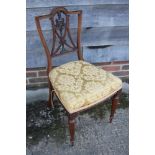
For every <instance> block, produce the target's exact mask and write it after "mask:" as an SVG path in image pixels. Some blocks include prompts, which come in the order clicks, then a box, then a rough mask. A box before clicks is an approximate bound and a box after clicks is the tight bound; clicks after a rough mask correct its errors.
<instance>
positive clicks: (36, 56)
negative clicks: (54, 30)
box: [26, 0, 129, 68]
mask: <svg viewBox="0 0 155 155" xmlns="http://www.w3.org/2000/svg"><path fill="white" fill-rule="evenodd" d="M55 6H65V7H66V8H67V9H69V10H83V20H82V22H83V23H82V36H81V45H82V47H83V55H84V58H85V59H86V60H87V61H89V62H91V63H95V62H107V61H114V60H115V61H117V60H118V61H124V60H128V59H129V56H128V52H129V48H128V38H129V34H128V32H129V30H128V0H91V1H89V0H85V1H83V0H76V1H73V0H52V1H51V0H27V17H26V18H27V19H26V21H27V23H26V24H27V25H26V27H27V28H26V29H27V32H26V35H27V38H26V39H27V45H26V48H27V52H26V67H27V68H36V67H45V66H46V57H45V54H44V49H43V47H42V45H41V42H40V39H39V36H38V33H37V31H36V25H35V22H34V17H35V16H37V15H43V14H48V13H49V12H50V10H51V9H52V8H53V7H55ZM71 21H72V22H71V28H72V33H73V38H74V39H75V38H76V33H75V30H76V29H75V28H76V24H77V21H76V18H73V17H71ZM43 29H44V34H45V35H46V39H47V41H48V45H49V47H50V46H51V44H50V43H51V41H52V39H51V38H50V35H51V34H50V31H51V27H50V23H49V21H45V23H44V25H43ZM71 60H77V56H76V53H70V54H68V55H63V56H61V57H55V58H54V60H53V63H54V65H60V64H63V63H65V62H68V61H71Z"/></svg>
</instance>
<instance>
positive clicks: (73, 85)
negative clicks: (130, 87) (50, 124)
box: [49, 61, 122, 113]
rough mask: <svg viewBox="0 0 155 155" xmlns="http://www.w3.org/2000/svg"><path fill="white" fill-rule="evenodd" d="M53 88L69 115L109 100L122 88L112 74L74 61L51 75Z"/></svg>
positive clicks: (57, 68)
mask: <svg viewBox="0 0 155 155" xmlns="http://www.w3.org/2000/svg"><path fill="white" fill-rule="evenodd" d="M49 78H50V81H51V83H52V86H53V88H54V90H55V92H56V94H57V96H58V98H59V99H60V101H61V102H62V104H63V105H64V107H65V108H66V110H67V111H68V112H69V113H74V112H77V111H79V110H82V109H85V108H87V107H90V106H92V105H94V104H97V103H98V102H100V101H102V100H105V99H107V98H108V97H110V96H111V95H113V94H114V93H116V92H117V91H118V90H119V89H121V87H122V81H121V80H120V79H119V78H118V77H116V76H114V75H112V74H111V73H109V72H107V71H105V70H103V69H100V68H97V67H96V66H94V65H92V64H90V63H88V62H85V61H72V62H69V63H66V64H64V65H61V66H59V67H56V68H54V69H52V70H51V72H50V73H49Z"/></svg>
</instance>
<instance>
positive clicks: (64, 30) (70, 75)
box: [35, 7, 122, 146]
mask: <svg viewBox="0 0 155 155" xmlns="http://www.w3.org/2000/svg"><path fill="white" fill-rule="evenodd" d="M71 15H72V16H77V29H76V30H77V33H76V42H75V41H74V40H73V38H72V36H71V32H70V16H71ZM42 19H49V20H48V21H49V22H50V23H51V26H52V34H51V36H52V48H51V50H50V49H49V47H48V45H47V42H46V40H45V37H44V34H43V31H42V26H41V23H40V20H42ZM35 22H36V26H37V30H38V33H39V36H40V40H41V43H42V45H43V47H44V50H45V54H46V58H47V75H48V87H49V99H48V107H53V97H54V95H56V96H57V98H58V99H59V100H60V102H61V104H62V106H63V107H64V108H65V110H66V111H67V113H68V125H69V131H70V142H71V145H72V146H73V145H74V133H75V118H76V117H77V115H78V114H79V112H81V111H84V110H86V109H89V108H93V107H94V106H95V105H97V104H99V103H103V101H105V100H107V99H109V98H111V99H112V106H111V114H110V123H111V122H112V119H113V117H114V113H115V110H116V107H117V105H118V103H119V97H120V95H121V90H122V81H121V80H120V79H119V78H118V77H116V76H114V75H112V74H111V73H109V72H107V71H104V70H103V69H100V68H97V67H96V66H94V65H93V64H90V63H88V62H86V61H84V59H83V55H82V53H81V45H80V35H81V25H82V11H81V10H77V11H68V10H67V9H66V8H64V7H56V8H54V9H52V11H51V12H50V13H49V14H47V15H42V16H36V17H35ZM67 38H68V39H67ZM74 51H75V52H76V53H77V57H78V60H77V61H71V62H68V63H65V64H63V65H60V66H58V67H54V68H53V65H52V58H53V57H54V56H59V55H60V54H62V55H63V54H66V53H68V52H74Z"/></svg>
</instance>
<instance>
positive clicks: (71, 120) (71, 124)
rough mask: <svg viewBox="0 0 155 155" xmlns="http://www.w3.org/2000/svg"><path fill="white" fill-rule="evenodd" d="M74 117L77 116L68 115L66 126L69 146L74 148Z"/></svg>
mask: <svg viewBox="0 0 155 155" xmlns="http://www.w3.org/2000/svg"><path fill="white" fill-rule="evenodd" d="M76 116H77V114H69V115H68V125H69V132H70V143H71V146H74V135H75V118H76Z"/></svg>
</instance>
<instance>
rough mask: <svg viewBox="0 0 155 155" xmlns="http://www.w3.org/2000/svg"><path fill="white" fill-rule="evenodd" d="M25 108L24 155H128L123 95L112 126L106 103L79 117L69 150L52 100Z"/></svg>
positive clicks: (64, 119) (58, 107) (63, 121)
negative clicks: (48, 105) (51, 107)
mask: <svg viewBox="0 0 155 155" xmlns="http://www.w3.org/2000/svg"><path fill="white" fill-rule="evenodd" d="M46 103H47V101H45V100H38V101H33V102H32V103H31V104H27V136H26V138H27V150H26V152H27V155H128V154H129V152H128V149H129V148H128V147H129V142H128V138H129V134H128V121H129V110H128V105H129V102H128V94H127V93H123V95H122V97H121V104H120V105H119V107H118V109H117V111H116V114H115V117H114V119H113V122H112V123H109V115H110V105H111V104H110V101H107V102H106V103H104V104H100V105H98V106H96V107H95V108H93V109H90V110H87V111H86V112H83V113H81V114H80V115H79V116H78V117H77V119H76V133H75V145H74V146H73V147H72V146H70V142H69V131H68V126H67V115H66V113H65V111H64V109H63V108H62V106H61V105H60V103H59V102H58V101H57V100H55V108H54V109H52V110H49V109H47V108H46Z"/></svg>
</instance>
